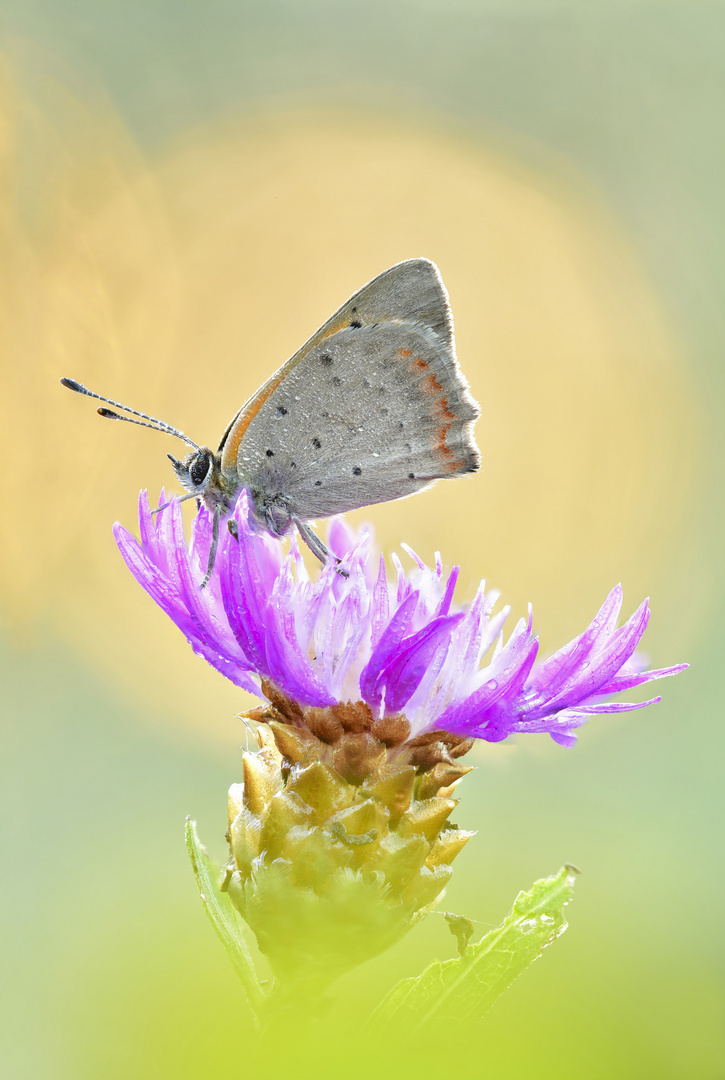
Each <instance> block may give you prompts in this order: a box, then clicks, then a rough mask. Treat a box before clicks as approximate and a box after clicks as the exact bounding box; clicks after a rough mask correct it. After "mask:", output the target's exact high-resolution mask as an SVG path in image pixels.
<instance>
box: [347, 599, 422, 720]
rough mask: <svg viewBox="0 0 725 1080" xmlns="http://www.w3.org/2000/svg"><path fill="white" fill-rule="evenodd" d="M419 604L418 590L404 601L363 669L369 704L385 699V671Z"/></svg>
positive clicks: (362, 689) (363, 691) (363, 688)
mask: <svg viewBox="0 0 725 1080" xmlns="http://www.w3.org/2000/svg"><path fill="white" fill-rule="evenodd" d="M417 604H418V593H417V592H413V593H411V594H410V595H409V596H408V597H407V598H406V599H405V600H404V601H403V602H402V604H401V605H400V607H399V608H398V610H397V611H396V612H395V614H394V615H393V617H392V619H391V620H390V622H389V623H388V625H387V627H386V628H385V630H384V631H383V633H382V635H381V637H380V640H379V641H378V643H377V645H376V646H375V648H374V649H373V651H372V655H371V657H370V659H369V660H368V662H367V664H366V665H365V667H364V668H363V670H362V673H361V675H360V694H361V696H362V699H363V701H367V703H368V705H372V706H373V707H375V706H378V705H380V704H381V702H382V700H383V671H384V669H385V667H386V666H387V664H388V663H389V662H390V660H391V659H392V657H393V655H394V653H395V651H396V650H397V648H398V646H399V645H400V642H401V641H402V640H403V638H404V637H405V632H406V630H407V629H408V626H409V625H410V620H411V619H412V618H413V614H414V612H415V609H416V607H417Z"/></svg>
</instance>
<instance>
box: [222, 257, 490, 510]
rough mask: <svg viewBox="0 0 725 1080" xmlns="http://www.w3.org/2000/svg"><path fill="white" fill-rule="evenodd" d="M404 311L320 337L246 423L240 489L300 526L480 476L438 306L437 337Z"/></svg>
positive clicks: (469, 402) (473, 409)
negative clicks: (444, 481)
mask: <svg viewBox="0 0 725 1080" xmlns="http://www.w3.org/2000/svg"><path fill="white" fill-rule="evenodd" d="M403 265H405V264H403ZM382 277H383V278H384V277H385V275H382ZM377 280H379V279H377ZM373 284H375V283H373ZM369 288H370V286H366V289H369ZM364 294H365V289H363V290H361V293H360V294H357V295H356V297H354V298H353V300H356V299H358V300H359V298H360V296H364ZM373 299H374V298H373ZM348 303H350V302H348ZM352 306H360V305H359V304H354V305H352ZM370 306H371V307H372V304H371V305H370ZM413 307H414V314H413V316H412V318H397V317H396V318H392V319H387V320H384V321H380V322H378V323H369V322H362V320H353V322H351V323H347V324H345V325H344V326H343V327H342V328H341V329H339V330H337V331H334V332H333V333H331V334H326V335H319V336H318V340H317V341H316V342H315V343H313V344H312V346H311V347H309V348H308V349H307V351H306V352H305V353H304V355H303V357H302V358H301V359H300V360H298V361H297V363H296V364H295V365H294V366H293V367H292V368H291V369H289V370H288V371H287V372H286V374H285V375H284V377H283V378H282V379H280V380H279V381H278V382H277V383H275V384H274V385H273V386H272V389H271V392H270V393H269V394H268V395H267V397H266V398H265V399H264V400H263V401H262V402H261V403H260V407H259V408H258V410H257V411H256V413H255V414H254V416H252V417H251V418H250V421H249V423H248V426H247V427H246V430H245V433H244V438H243V439H242V440H241V442H240V445H239V451H238V457H237V470H238V476H239V479H240V481H241V483H242V484H243V485H244V487H246V488H247V489H248V490H250V491H252V492H259V493H261V494H262V496H263V498H264V499H265V500H267V501H269V500H275V499H277V498H280V499H283V500H284V502H285V505H286V506H287V507H288V508H289V511H290V513H291V514H292V516H294V517H297V518H299V519H300V520H303V521H304V520H310V519H313V518H316V517H327V516H329V515H331V514H335V513H342V512H345V511H347V510H351V509H354V508H356V507H359V506H367V505H370V504H373V503H378V502H386V501H388V500H390V499H398V498H401V497H403V496H405V495H410V494H413V493H414V492H416V491H419V490H421V489H422V488H424V487H427V486H428V485H429V484H430V483H432V482H433V481H435V480H437V479H439V478H442V477H447V476H457V475H462V474H464V473H467V472H472V471H474V470H475V469H476V468H477V467H478V451H477V448H476V445H475V442H474V441H473V435H472V427H473V421H474V420H475V419H476V417H477V416H478V407H477V406H476V404H475V402H474V401H473V399H472V398H471V396H470V394H469V393H468V388H467V386H466V383H465V381H464V380H463V377H462V376H461V374H460V371H459V370H458V365H457V363H456V361H455V357H454V354H453V349H452V328H451V325H450V316H449V315H448V312H447V308H446V312H445V318H443V319H441V317H440V316H441V313H440V312H437V313H436V325H438V326H442V327H443V331H444V332H443V333H442V334H439V333H438V332H437V331H436V330H435V329H433V326H432V325H431V321H432V320H431V321H428V322H426V321H425V320H424V319H423V318H421V307H420V304H419V305H418V306H417V307H416V306H415V304H413ZM354 314H357V313H354ZM358 321H361V322H362V325H355V323H356V322H358ZM448 342H450V344H449V343H448Z"/></svg>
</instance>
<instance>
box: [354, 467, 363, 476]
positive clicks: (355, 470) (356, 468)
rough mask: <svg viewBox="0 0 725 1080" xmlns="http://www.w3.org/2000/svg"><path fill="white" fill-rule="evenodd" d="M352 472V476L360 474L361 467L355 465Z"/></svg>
mask: <svg viewBox="0 0 725 1080" xmlns="http://www.w3.org/2000/svg"><path fill="white" fill-rule="evenodd" d="M352 474H353V476H361V475H362V469H361V468H360V466H359V465H356V466H355V468H354V469H353V470H352Z"/></svg>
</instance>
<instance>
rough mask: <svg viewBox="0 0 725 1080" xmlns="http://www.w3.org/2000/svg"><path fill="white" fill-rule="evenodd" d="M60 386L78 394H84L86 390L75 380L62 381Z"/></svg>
mask: <svg viewBox="0 0 725 1080" xmlns="http://www.w3.org/2000/svg"><path fill="white" fill-rule="evenodd" d="M60 384H61V386H67V387H68V389H69V390H75V392H76V393H77V394H82V393H83V390H84V387H83V386H81V384H80V383H79V382H76V381H75V379H61V380H60Z"/></svg>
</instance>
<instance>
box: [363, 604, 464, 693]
mask: <svg viewBox="0 0 725 1080" xmlns="http://www.w3.org/2000/svg"><path fill="white" fill-rule="evenodd" d="M462 619H463V615H462V614H461V615H444V616H441V617H440V618H438V619H434V620H433V622H431V623H429V624H428V626H425V627H424V628H423V629H422V630H419V631H418V633H417V634H413V635H412V636H411V637H410V638H408V639H407V641H406V642H405V643H404V644H405V648H403V649H402V651H401V652H400V653H399V654H398V655H396V656H394V657H393V658H392V660H391V661H390V662H389V663H388V664H387V666H386V667H385V669H384V671H383V672H382V676H381V682H382V683H384V686H385V710H386V712H400V710H401V709H402V708H403V706H404V705H405V704H406V703H407V702H408V700H409V699H410V698H411V697H412V695H413V694H414V693H415V691H416V690H417V689H418V687H419V685H420V683H421V681H422V679H423V676H424V675H425V673H426V671H427V670H428V666H429V665H430V664H431V663H432V662H433V660H434V659H435V657H436V654H437V653H438V651H439V650H440V648H441V646H445V648H446V649H448V647H449V646H450V641H451V634H452V633H453V630H454V629H455V628H456V626H458V624H459V623H460V622H461V620H462Z"/></svg>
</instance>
